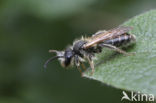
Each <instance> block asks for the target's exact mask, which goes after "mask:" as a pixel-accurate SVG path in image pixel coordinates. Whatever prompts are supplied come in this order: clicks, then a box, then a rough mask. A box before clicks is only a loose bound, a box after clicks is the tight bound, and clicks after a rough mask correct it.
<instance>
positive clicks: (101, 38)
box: [83, 27, 132, 49]
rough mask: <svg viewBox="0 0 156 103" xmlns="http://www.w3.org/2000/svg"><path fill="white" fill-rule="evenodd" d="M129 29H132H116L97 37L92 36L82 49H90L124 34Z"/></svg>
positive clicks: (129, 28)
mask: <svg viewBox="0 0 156 103" xmlns="http://www.w3.org/2000/svg"><path fill="white" fill-rule="evenodd" d="M131 29H132V27H118V28H114V29H111V30H108V31H106V32H101V33H99V34H97V35H94V36H92V37H91V38H90V39H89V42H88V43H86V44H85V45H84V46H83V48H85V49H87V48H89V47H92V46H94V45H95V44H98V43H100V42H103V41H105V40H108V39H111V38H114V37H117V36H120V35H122V34H124V33H127V32H128V31H130V30H131Z"/></svg>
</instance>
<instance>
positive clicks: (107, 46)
mask: <svg viewBox="0 0 156 103" xmlns="http://www.w3.org/2000/svg"><path fill="white" fill-rule="evenodd" d="M100 46H102V47H106V48H109V49H113V50H115V51H117V52H119V53H122V54H124V55H127V56H130V55H134V54H135V53H127V52H126V51H124V50H122V49H119V48H117V47H116V46H113V45H110V44H101V45H100Z"/></svg>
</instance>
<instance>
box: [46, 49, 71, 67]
mask: <svg viewBox="0 0 156 103" xmlns="http://www.w3.org/2000/svg"><path fill="white" fill-rule="evenodd" d="M49 52H50V53H56V56H54V57H51V58H49V59H48V60H47V61H46V62H45V64H44V68H47V64H48V63H49V62H50V61H53V60H55V59H58V60H59V61H60V62H61V64H62V66H63V67H68V66H69V65H70V64H71V61H72V58H73V56H74V52H73V50H72V49H71V48H69V47H68V48H67V49H66V50H65V51H57V50H49Z"/></svg>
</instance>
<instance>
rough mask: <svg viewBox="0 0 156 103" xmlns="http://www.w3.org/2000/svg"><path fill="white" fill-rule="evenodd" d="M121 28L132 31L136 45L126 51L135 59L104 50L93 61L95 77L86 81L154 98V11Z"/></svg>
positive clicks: (155, 29)
mask: <svg viewBox="0 0 156 103" xmlns="http://www.w3.org/2000/svg"><path fill="white" fill-rule="evenodd" d="M122 26H130V27H133V30H131V31H130V32H129V33H131V34H134V35H135V36H136V39H137V41H136V45H133V46H130V47H127V48H125V51H127V52H136V54H135V55H134V56H124V55H122V54H119V53H116V52H114V51H110V50H107V49H103V52H102V53H101V54H98V55H97V60H95V61H94V62H95V64H96V65H95V73H94V74H93V75H92V76H91V75H90V71H89V72H86V73H85V77H87V78H91V79H94V80H98V81H101V82H102V83H105V84H108V85H111V86H113V87H116V88H120V89H124V90H129V91H136V92H137V91H140V92H142V93H148V94H154V95H155V96H156V10H151V11H149V12H146V13H144V14H141V15H138V16H136V17H134V18H132V19H130V20H128V21H127V22H125V23H124V24H122Z"/></svg>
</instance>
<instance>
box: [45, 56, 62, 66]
mask: <svg viewBox="0 0 156 103" xmlns="http://www.w3.org/2000/svg"><path fill="white" fill-rule="evenodd" d="M57 58H63V56H54V57H51V58H49V59H48V60H47V61H46V62H45V63H44V68H47V65H48V63H49V62H50V61H53V60H54V59H57Z"/></svg>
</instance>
